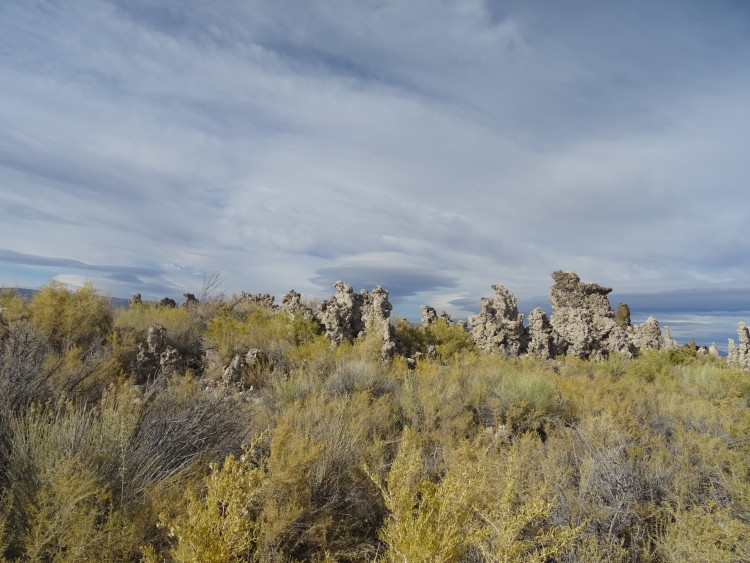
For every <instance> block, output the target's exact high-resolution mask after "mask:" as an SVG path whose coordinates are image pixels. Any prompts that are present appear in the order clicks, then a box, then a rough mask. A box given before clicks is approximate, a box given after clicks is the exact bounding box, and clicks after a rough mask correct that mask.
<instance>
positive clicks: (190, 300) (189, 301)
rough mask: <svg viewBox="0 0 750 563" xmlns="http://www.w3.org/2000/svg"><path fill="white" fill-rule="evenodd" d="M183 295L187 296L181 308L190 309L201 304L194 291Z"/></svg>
mask: <svg viewBox="0 0 750 563" xmlns="http://www.w3.org/2000/svg"><path fill="white" fill-rule="evenodd" d="M182 296H183V297H184V298H185V301H183V302H182V303H180V308H181V309H188V308H190V307H195V306H197V305H199V304H200V301H198V298H197V297H196V296H195V295H193V294H192V293H183V294H182Z"/></svg>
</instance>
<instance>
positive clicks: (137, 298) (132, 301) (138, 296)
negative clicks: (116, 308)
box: [130, 293, 143, 307]
mask: <svg viewBox="0 0 750 563" xmlns="http://www.w3.org/2000/svg"><path fill="white" fill-rule="evenodd" d="M141 303H143V300H142V299H141V294H140V293H134V294H133V297H131V298H130V306H131V307H133V306H135V305H140V304H141Z"/></svg>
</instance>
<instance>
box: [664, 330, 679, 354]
mask: <svg viewBox="0 0 750 563" xmlns="http://www.w3.org/2000/svg"><path fill="white" fill-rule="evenodd" d="M663 340H664V349H665V350H674V349H675V348H679V347H680V344H679V342H677V341H676V340H674V339H672V331H671V330H670V329H669V327H668V326H665V327H664V338H663Z"/></svg>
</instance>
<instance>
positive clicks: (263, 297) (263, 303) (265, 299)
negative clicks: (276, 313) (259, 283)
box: [240, 291, 276, 309]
mask: <svg viewBox="0 0 750 563" xmlns="http://www.w3.org/2000/svg"><path fill="white" fill-rule="evenodd" d="M240 299H241V300H242V301H245V302H247V303H253V304H255V305H258V306H260V307H266V308H267V309H274V308H275V305H274V304H273V302H274V301H275V300H276V298H275V297H274V296H273V295H270V294H268V293H245V292H244V291H243V292H242V293H241V294H240Z"/></svg>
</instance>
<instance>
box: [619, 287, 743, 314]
mask: <svg viewBox="0 0 750 563" xmlns="http://www.w3.org/2000/svg"><path fill="white" fill-rule="evenodd" d="M609 298H610V301H611V302H612V303H613V304H614V305H616V304H617V302H624V303H627V304H628V306H629V307H630V309H631V310H633V311H638V312H643V313H645V314H650V312H652V313H654V314H663V313H720V312H724V313H733V312H737V311H750V291H748V290H747V289H736V288H720V287H719V288H716V287H708V288H696V289H680V290H673V291H662V292H656V293H648V294H646V293H642V294H628V293H619V292H616V291H613V292H612V293H610V294H609Z"/></svg>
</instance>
